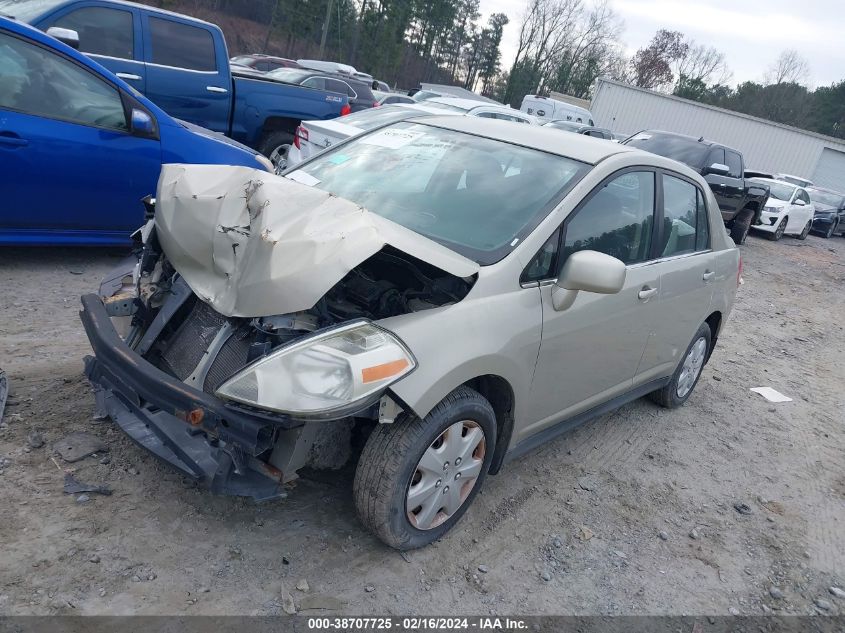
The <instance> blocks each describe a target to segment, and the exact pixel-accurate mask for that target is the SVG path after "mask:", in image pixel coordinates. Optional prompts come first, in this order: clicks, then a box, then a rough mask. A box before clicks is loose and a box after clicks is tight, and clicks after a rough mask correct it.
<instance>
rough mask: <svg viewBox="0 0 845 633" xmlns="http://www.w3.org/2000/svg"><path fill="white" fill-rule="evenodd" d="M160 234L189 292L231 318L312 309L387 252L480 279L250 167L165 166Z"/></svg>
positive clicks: (417, 241) (409, 238)
mask: <svg viewBox="0 0 845 633" xmlns="http://www.w3.org/2000/svg"><path fill="white" fill-rule="evenodd" d="M155 224H156V233H157V235H158V239H159V242H160V243H161V247H162V250H163V251H164V253H165V255H166V256H167V258H168V260H169V261H170V263H171V264H172V265H173V267H174V268H175V269H176V271H177V272H179V274H181V275H182V277H183V278H184V279H185V282H186V283H187V284H188V285H189V286H190V288H191V290H193V291H194V293H196V294H197V296H198V297H200V298H201V299H202V300H203V301H205V302H206V303H208V304H209V305H211V306H212V307H213V308H214V309H215V310H216V311H217V312H219V313H220V314H223V315H224V316H230V317H258V316H270V315H274V314H285V313H289V312H298V311H300V310H307V309H309V308H312V307H313V306H314V304H316V303H317V301H319V300H320V298H321V297H322V296H323V295H324V294H326V292H328V291H329V289H331V288H332V286H334V285H335V284H336V283H337V282H339V281H340V280H341V279H343V277H344V276H345V275H346V274H347V273H348V272H349V271H350V270H352V269H353V268H354V267H355V266H357V265H358V264H360V263H362V262H363V261H365V260H366V259H368V258H369V257H372V256H373V255H375V254H376V253H377V252H378V251H380V250H381V249H382V248H384V247H385V246H387V245H389V246H392V247H393V248H395V249H398V250H400V251H403V252H405V253H407V254H408V255H411V256H413V257H416V258H417V259H420V260H422V261H425V262H428V263H429V264H431V265H433V266H436V267H437V268H440V269H441V270H444V271H446V272H447V273H450V274H452V275H455V276H457V277H464V278H466V277H470V276H472V275H474V274H475V273H477V272H478V269H479V266H478V264H476V263H475V262H473V261H471V260H469V259H467V258H465V257H463V256H462V255H459V254H458V253H456V252H454V251H452V250H449V249H448V248H446V247H444V246H441V245H440V244H438V243H436V242H434V241H432V240H430V239H428V238H426V237H424V236H422V235H420V234H418V233H415V232H413V231H411V230H410V229H406V228H405V227H403V226H400V225H398V224H396V223H395V222H391V221H390V220H387V219H385V218H382V217H381V216H379V215H376V214H375V213H371V212H369V211H367V210H366V209H364V208H363V207H361V206H360V205H358V204H356V203H354V202H350V201H348V200H344V199H343V198H338V197H337V196H335V195H334V194H331V193H328V192H326V191H321V190H319V189H315V188H312V187H309V186H307V185H304V184H301V183H298V182H294V181H292V180H289V179H286V178H281V177H279V176H275V175H273V174H268V173H267V172H263V171H260V170H257V169H251V168H249V167H229V166H221V165H181V164H176V165H164V166H163V167H162V171H161V177H160V178H159V183H158V191H157V197H156V214H155Z"/></svg>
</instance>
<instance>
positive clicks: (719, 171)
mask: <svg viewBox="0 0 845 633" xmlns="http://www.w3.org/2000/svg"><path fill="white" fill-rule="evenodd" d="M730 170H731V168H730V167H728V166H727V165H725V164H723V163H713V164H712V165H710V167H708V168H707V173H708V174H716V175H717V176H727V175H728V172H730Z"/></svg>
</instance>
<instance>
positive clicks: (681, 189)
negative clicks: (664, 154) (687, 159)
mask: <svg viewBox="0 0 845 633" xmlns="http://www.w3.org/2000/svg"><path fill="white" fill-rule="evenodd" d="M699 231H700V232H701V235H699ZM662 239H663V243H662V245H661V246H662V248H661V249H660V254H661V256H662V257H672V256H673V255H683V254H684V253H694V252H695V251H696V250H704V249H706V248H707V245H708V244H709V226H708V223H707V207H705V206H704V199H703V196H702V195H701V192H700V191H699V189H698V187H696V186H695V185H693V184H692V183H690V182H688V181H686V180H681V179H680V178H675V177H674V176H669V175H664V176H663V232H662Z"/></svg>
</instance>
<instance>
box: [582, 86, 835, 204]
mask: <svg viewBox="0 0 845 633" xmlns="http://www.w3.org/2000/svg"><path fill="white" fill-rule="evenodd" d="M593 95H594V96H593V100H592V104H591V108H590V109H591V111H592V113H593V118H594V119H595V122H596V125H600V126H602V127H608V128H610V129H611V130H613V131H614V132H616V133H619V134H633V133H635V132H639V131H640V130H645V129H652V130H665V131H667V132H676V133H678V134H688V135H689V136H696V137H698V136H703V137H704V138H706V139H709V140H712V141H716V142H717V143H723V144H724V145H727V146H728V147H735V148H736V149H738V150H739V151H741V152H742V154H743V156H744V157H745V168H746V169H754V170H757V171H765V172H781V173H787V174H794V175H796V176H803V177H805V178H809V179H810V180H812V181H813V182H815V184H817V185H820V186H823V187H830V188H831V189H836V190H838V191H845V140H843V139H836V138H833V137H830V136H824V135H823V134H817V133H815V132H808V131H806V130H799V129H798V128H794V127H790V126H788V125H782V124H780V123H773V122H771V121H766V120H764V119H758V118H757V117H753V116H749V115H747V114H741V113H739V112H731V111H730V110H724V109H722V108H717V107H715V106H711V105H705V104H703V103H697V102H695V101H689V100H688V99H681V98H680V97H675V96H672V95H665V94H660V93H657V92H652V91H651V90H645V89H643V88H636V87H634V86H629V85H628V84H624V83H620V82H618V81H613V80H610V79H598V80H597V81H596V86H595V89H594V91H593Z"/></svg>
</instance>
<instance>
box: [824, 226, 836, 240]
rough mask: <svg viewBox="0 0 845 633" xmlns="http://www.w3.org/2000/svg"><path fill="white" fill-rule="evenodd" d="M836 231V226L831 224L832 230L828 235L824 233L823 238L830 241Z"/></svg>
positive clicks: (829, 230)
mask: <svg viewBox="0 0 845 633" xmlns="http://www.w3.org/2000/svg"><path fill="white" fill-rule="evenodd" d="M835 231H836V225H835V224H833V223H831V225H830V228H829V229H828V230H827V233H823V234H822V237H823V238H825V239H830V237H831V236H832V235H833V233H834V232H835Z"/></svg>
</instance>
